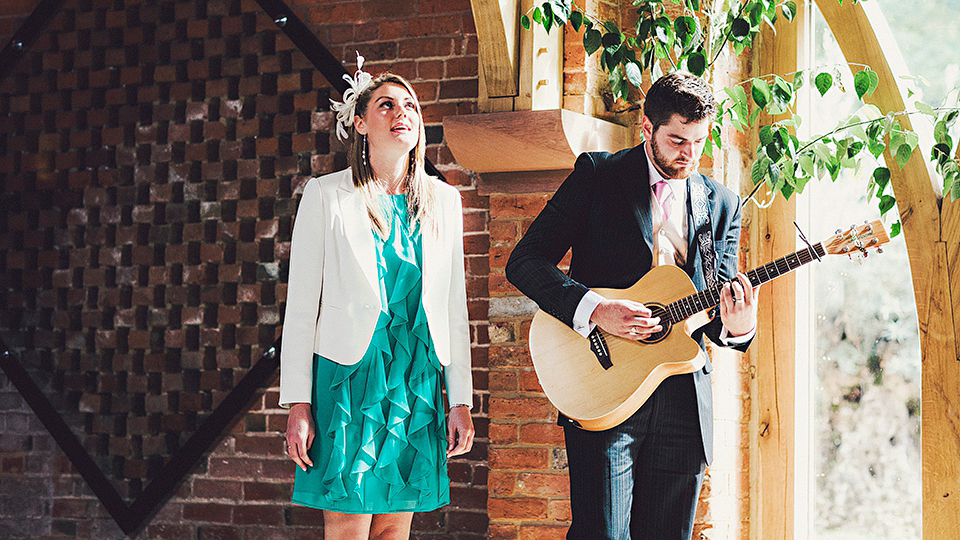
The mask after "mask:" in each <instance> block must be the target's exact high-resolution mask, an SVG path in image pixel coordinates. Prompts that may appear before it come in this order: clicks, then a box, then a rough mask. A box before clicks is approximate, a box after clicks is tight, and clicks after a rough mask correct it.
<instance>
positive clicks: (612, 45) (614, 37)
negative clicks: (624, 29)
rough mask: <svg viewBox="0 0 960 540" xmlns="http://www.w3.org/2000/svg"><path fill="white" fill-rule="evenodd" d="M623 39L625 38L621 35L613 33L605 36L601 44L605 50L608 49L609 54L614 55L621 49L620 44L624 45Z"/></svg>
mask: <svg viewBox="0 0 960 540" xmlns="http://www.w3.org/2000/svg"><path fill="white" fill-rule="evenodd" d="M622 37H623V36H621V35H620V34H619V33H617V34H614V33H612V32H611V33H607V34H604V35H603V38H602V39H601V40H600V42H601V43H602V44H603V48H604V49H606V51H607V52H608V53H610V54H614V53H616V52H617V49H619V48H620V44H621V43H623V41H622V40H621V38H622Z"/></svg>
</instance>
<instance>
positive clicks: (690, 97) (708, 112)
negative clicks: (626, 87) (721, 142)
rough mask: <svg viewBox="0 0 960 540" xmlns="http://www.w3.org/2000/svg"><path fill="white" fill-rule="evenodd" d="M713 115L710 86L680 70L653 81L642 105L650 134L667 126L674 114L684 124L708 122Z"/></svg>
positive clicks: (713, 108) (714, 107)
mask: <svg viewBox="0 0 960 540" xmlns="http://www.w3.org/2000/svg"><path fill="white" fill-rule="evenodd" d="M716 113H717V102H716V100H715V99H714V98H713V89H711V88H710V85H708V84H707V82H706V81H704V80H703V79H701V78H700V77H697V76H695V75H691V74H689V73H683V72H680V71H674V72H673V73H669V74H667V75H664V76H663V77H660V78H659V79H657V80H656V82H654V83H653V86H651V87H650V90H649V91H648V92H647V99H646V101H644V103H643V114H644V116H646V117H647V118H649V119H650V122H651V123H652V124H653V130H654V131H656V130H657V128H658V127H660V126H662V125H663V124H666V123H668V122H669V121H670V119H671V118H672V117H673V115H674V114H679V115H680V116H681V117H683V121H684V123H686V122H699V121H700V120H703V119H704V118H710V119H711V120H712V119H713V116H714V115H715V114H716Z"/></svg>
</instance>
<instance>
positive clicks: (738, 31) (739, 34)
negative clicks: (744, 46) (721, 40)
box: [730, 17, 750, 41]
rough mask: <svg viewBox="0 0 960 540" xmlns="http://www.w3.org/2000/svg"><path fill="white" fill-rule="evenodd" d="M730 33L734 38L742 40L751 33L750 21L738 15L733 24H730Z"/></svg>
mask: <svg viewBox="0 0 960 540" xmlns="http://www.w3.org/2000/svg"><path fill="white" fill-rule="evenodd" d="M730 33H731V34H732V35H733V38H734V39H736V40H737V41H742V40H743V39H744V38H745V37H747V35H748V34H750V23H749V22H748V21H747V20H746V19H744V18H742V17H737V18H736V19H734V20H733V24H731V25H730Z"/></svg>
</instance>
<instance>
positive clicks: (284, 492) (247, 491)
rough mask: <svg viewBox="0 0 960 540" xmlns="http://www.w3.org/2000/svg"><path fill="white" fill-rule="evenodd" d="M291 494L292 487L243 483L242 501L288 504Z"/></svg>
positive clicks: (287, 483)
mask: <svg viewBox="0 0 960 540" xmlns="http://www.w3.org/2000/svg"><path fill="white" fill-rule="evenodd" d="M292 493H293V485H292V484H290V483H289V482H285V483H272V484H271V483H266V482H244V483H243V500H245V501H278V502H288V501H289V500H290V497H291V495H292Z"/></svg>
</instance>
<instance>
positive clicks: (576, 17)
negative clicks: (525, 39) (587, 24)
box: [528, 11, 583, 32]
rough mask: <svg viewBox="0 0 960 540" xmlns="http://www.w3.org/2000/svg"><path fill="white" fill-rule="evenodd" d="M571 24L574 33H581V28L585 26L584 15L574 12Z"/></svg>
mask: <svg viewBox="0 0 960 540" xmlns="http://www.w3.org/2000/svg"><path fill="white" fill-rule="evenodd" d="M570 24H571V26H573V31H574V32H579V31H580V26H581V25H582V24H583V13H580V12H579V11H574V12H573V13H571V14H570ZM528 30H529V29H528Z"/></svg>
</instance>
